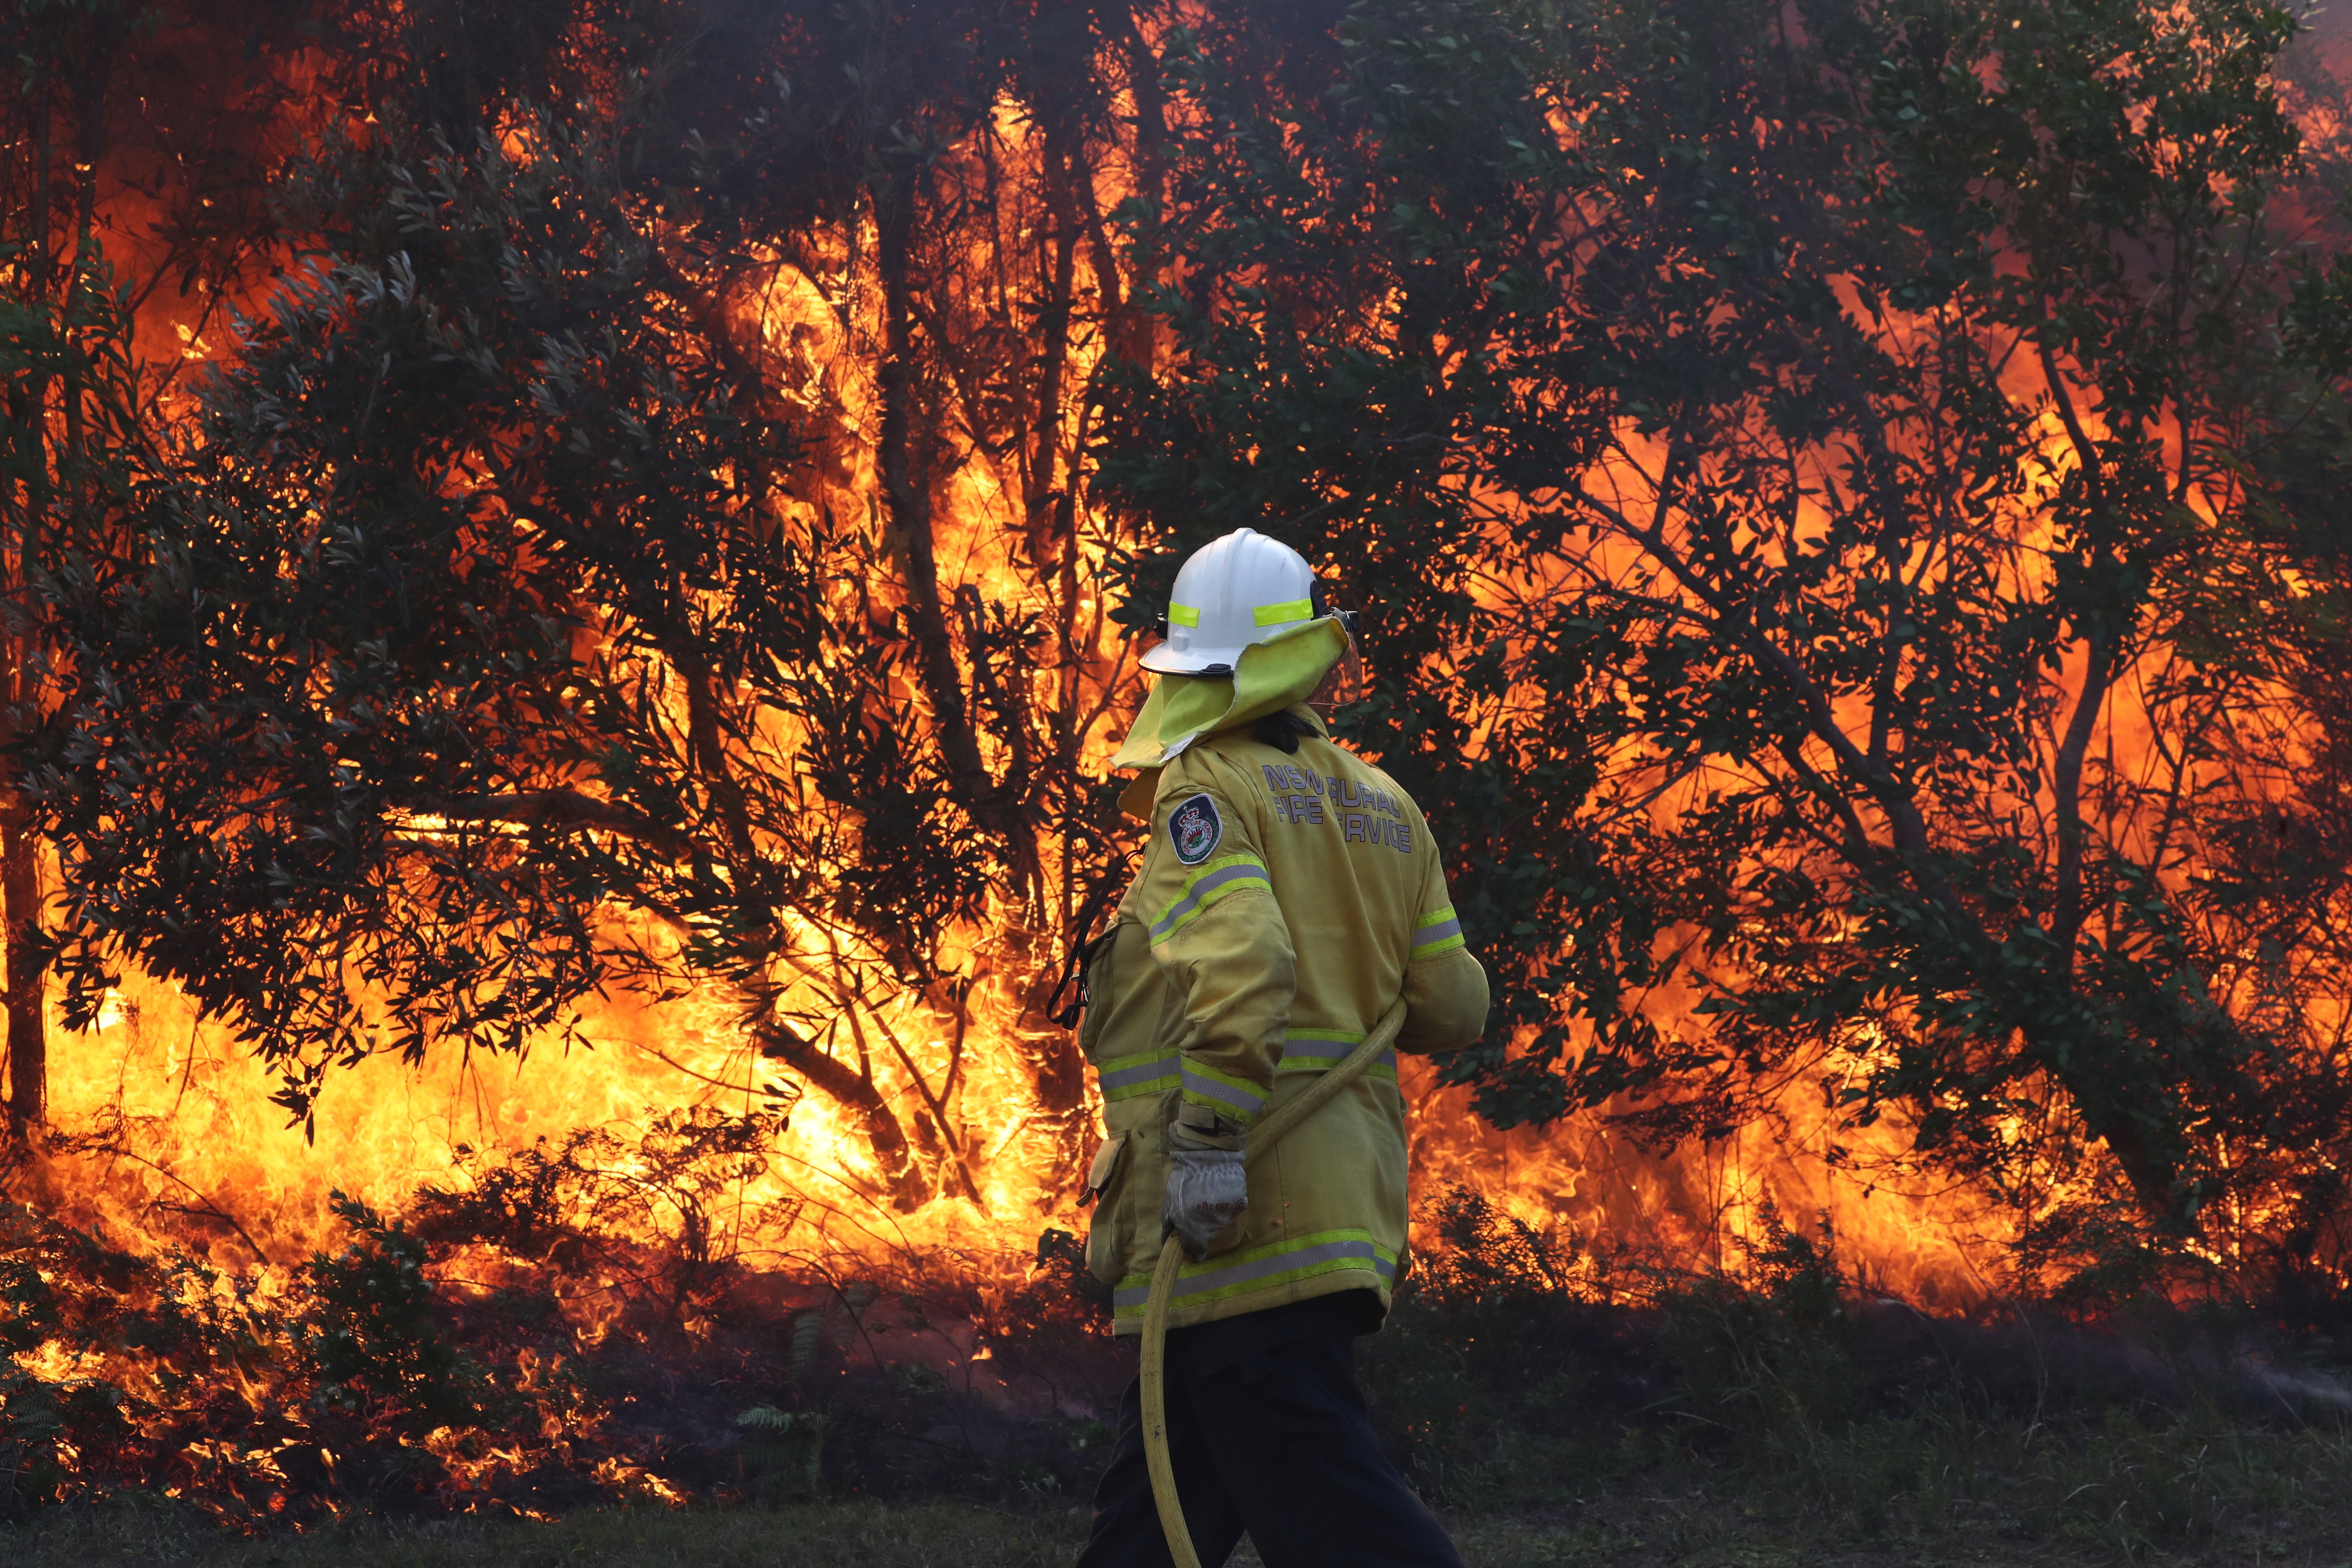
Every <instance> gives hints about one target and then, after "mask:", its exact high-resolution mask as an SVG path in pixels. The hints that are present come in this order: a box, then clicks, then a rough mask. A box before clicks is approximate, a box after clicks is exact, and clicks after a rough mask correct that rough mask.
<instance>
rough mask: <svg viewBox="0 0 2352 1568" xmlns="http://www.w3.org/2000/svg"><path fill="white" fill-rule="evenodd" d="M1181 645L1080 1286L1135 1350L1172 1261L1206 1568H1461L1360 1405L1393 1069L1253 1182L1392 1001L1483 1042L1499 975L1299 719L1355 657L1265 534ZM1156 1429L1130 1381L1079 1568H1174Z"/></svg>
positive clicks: (1183, 593) (1407, 835)
mask: <svg viewBox="0 0 2352 1568" xmlns="http://www.w3.org/2000/svg"><path fill="white" fill-rule="evenodd" d="M1167 634H1168V635H1167V637H1166V639H1165V640H1164V641H1163V642H1162V643H1160V645H1159V646H1158V647H1154V648H1152V649H1151V650H1150V652H1149V653H1148V654H1146V655H1145V656H1144V658H1143V666H1144V668H1147V669H1150V670H1152V671H1154V672H1155V673H1157V674H1158V675H1159V676H1160V680H1159V681H1158V683H1157V684H1156V686H1155V687H1154V689H1153V690H1152V693H1151V695H1150V700H1148V701H1147V702H1146V703H1145V704H1144V708H1143V711H1142V713H1141V715H1140V716H1139V718H1138V720H1137V723H1136V727H1135V730H1134V731H1133V732H1132V733H1131V734H1130V735H1129V738H1128V740H1127V742H1126V744H1125V745H1123V746H1122V747H1121V748H1120V750H1119V752H1118V756H1117V757H1116V758H1115V759H1114V766H1117V767H1131V768H1136V769H1138V770H1139V777H1138V779H1137V781H1136V783H1135V784H1132V785H1131V786H1129V789H1128V791H1127V793H1126V795H1124V796H1123V797H1122V800H1121V804H1122V805H1123V806H1125V807H1126V809H1127V810H1128V811H1129V813H1130V814H1131V815H1134V816H1138V817H1141V818H1143V819H1145V820H1147V821H1149V823H1150V844H1149V847H1147V849H1146V851H1145V854H1144V862H1143V869H1142V871H1141V873H1140V874H1139V876H1138V877H1137V879H1136V880H1135V882H1134V884H1133V886H1131V887H1130V888H1129V889H1128V892H1127V895H1126V897H1125V898H1124V899H1123V900H1121V902H1120V905H1119V908H1118V914H1117V917H1116V919H1115V921H1114V923H1113V924H1112V926H1111V928H1110V930H1109V931H1108V932H1107V933H1105V935H1104V936H1102V937H1101V938H1099V939H1097V942H1095V944H1094V945H1093V947H1092V949H1091V950H1090V962H1089V963H1088V966H1087V1011H1086V1019H1085V1024H1084V1026H1083V1027H1082V1029H1081V1033H1080V1044H1081V1045H1082V1047H1084V1049H1085V1051H1086V1053H1087V1058H1088V1060H1089V1061H1090V1062H1091V1063H1092V1065H1093V1066H1094V1067H1095V1068H1096V1069H1097V1072H1098V1073H1099V1075H1100V1082H1101V1088H1102V1094H1103V1100H1104V1120H1105V1122H1106V1132H1107V1137H1106V1140H1105V1142H1104V1144H1103V1146H1102V1150H1101V1152H1099V1154H1098V1155H1097V1158H1096V1161H1095V1164H1094V1168H1093V1170H1092V1171H1091V1172H1090V1173H1089V1175H1088V1188H1089V1191H1090V1192H1091V1193H1092V1194H1093V1195H1094V1199H1095V1204H1096V1207H1095V1220H1094V1226H1093V1228H1092V1231H1091V1233H1090V1235H1089V1237H1088V1238H1087V1261H1088V1266H1089V1268H1091V1269H1092V1270H1093V1272H1094V1274H1095V1276H1096V1277H1097V1279H1101V1280H1102V1281H1103V1282H1105V1283H1106V1284H1108V1285H1109V1286H1111V1287H1112V1299H1113V1311H1114V1316H1115V1320H1116V1331H1117V1332H1118V1333H1120V1334H1134V1333H1137V1332H1139V1331H1140V1329H1141V1326H1142V1318H1143V1309H1144V1302H1145V1300H1146V1298H1147V1296H1148V1295H1149V1293H1150V1275H1151V1270H1152V1267H1153V1264H1154V1262H1155V1261H1156V1259H1157V1258H1158V1256H1159V1254H1160V1247H1161V1245H1162V1242H1163V1240H1164V1238H1165V1237H1166V1236H1167V1234H1168V1233H1169V1231H1171V1230H1172V1231H1174V1233H1175V1234H1176V1235H1177V1236H1179V1237H1181V1238H1182V1241H1183V1244H1184V1248H1185V1251H1186V1254H1187V1256H1188V1258H1189V1261H1188V1262H1187V1264H1186V1265H1185V1267H1184V1268H1183V1270H1182V1272H1181V1275H1180V1276H1179V1278H1178V1281H1177V1285H1176V1292H1175V1297H1174V1304H1173V1310H1172V1311H1171V1316H1170V1320H1169V1321H1170V1323H1171V1330H1170V1332H1169V1335H1168V1410H1167V1419H1168V1428H1169V1440H1170V1450H1171V1457H1172V1460H1173V1466H1174V1469H1175V1474H1176V1479H1177V1486H1178V1492H1179V1495H1180V1497H1181V1500H1182V1503H1183V1509H1184V1517H1185V1519H1186V1521H1188V1523H1189V1525H1190V1528H1191V1530H1192V1542H1193V1547H1194V1550H1195V1551H1196V1552H1198V1553H1199V1555H1200V1559H1201V1561H1202V1563H1223V1561H1224V1560H1225V1558H1226V1556H1227V1555H1228V1554H1229V1553H1230V1552H1232V1551H1233V1549H1234V1544H1235V1543H1236V1542H1238V1541H1239V1539H1240V1537H1241V1534H1242V1532H1243V1531H1244V1530H1246V1531H1248V1532H1249V1535H1250V1539H1251V1540H1252V1542H1255V1545H1256V1547H1257V1550H1258V1552H1259V1553H1260V1554H1261V1556H1262V1557H1263V1558H1264V1559H1265V1562H1266V1563H1267V1564H1268V1565H1269V1568H1307V1565H1310V1564H1323V1563H1349V1564H1361V1565H1377V1564H1400V1565H1402V1564H1454V1565H1458V1564H1459V1563H1460V1561H1461V1559H1460V1558H1459V1557H1458V1556H1457V1555H1456V1554H1455V1552H1454V1547H1453V1544H1452V1543H1451V1542H1449V1541H1448V1540H1447V1539H1446V1536H1445V1533H1444V1530H1443V1529H1441V1528H1440V1527H1439V1525H1438V1523H1437V1521H1435V1520H1434V1519H1433V1518H1432V1517H1431V1516H1430V1513H1429V1511H1428V1510H1427V1509H1425V1508H1424V1507H1423V1505H1422V1503H1421V1500H1419V1499H1418V1498H1417V1497H1415V1496H1414V1495H1413V1493H1412V1490H1411V1489H1409V1488H1407V1486H1406V1485H1405V1482H1404V1479H1403V1478H1402V1477H1401V1476H1400V1475H1399V1474H1398V1473H1397V1471H1396V1469H1395V1468H1394V1467H1393V1466H1391V1464H1390V1463H1389V1462H1388V1460H1387V1459H1386V1458H1384V1457H1383V1456H1382V1455H1381V1450H1380V1447H1379V1444H1378V1443H1377V1441H1376V1440H1375V1439H1374V1437H1373V1435H1372V1430H1371V1426H1370V1422H1369V1421H1368V1419H1367V1417H1366V1414H1365V1408H1364V1402H1363V1397H1362V1395H1361V1394H1360V1392H1359V1391H1358V1389H1357V1386H1356V1379H1355V1363H1354V1345H1353V1342H1354V1340H1355V1338H1356V1336H1358V1335H1360V1334H1367V1333H1370V1332H1372V1331H1374V1330H1376V1329H1377V1328H1378V1327H1379V1326H1380V1324H1381V1319H1382V1318H1383V1317H1384V1316H1385V1315H1386V1313H1387V1311H1388V1307H1389V1300H1390V1292H1391V1290H1392V1289H1394V1288H1395V1285H1396V1282H1397V1280H1398V1279H1399V1278H1400V1276H1401V1275H1402V1270H1403V1269H1404V1267H1405V1263H1406V1258H1405V1224H1406V1200H1405V1131H1404V1102H1403V1099H1402V1094H1401V1093H1400V1091H1399V1089H1398V1084H1397V1072H1396V1063H1395V1057H1394V1053H1393V1052H1391V1053H1390V1054H1389V1055H1388V1056H1387V1058H1386V1059H1384V1060H1382V1061H1380V1062H1378V1063H1376V1064H1375V1065H1373V1066H1372V1067H1371V1068H1369V1069H1367V1070H1366V1071H1365V1073H1364V1074H1363V1076H1362V1077H1361V1078H1360V1079H1357V1080H1356V1082H1355V1083H1353V1084H1352V1085H1350V1086H1349V1088H1348V1089H1345V1090H1344V1091H1342V1092H1341V1094H1340V1095H1339V1098H1337V1099H1336V1100H1332V1101H1331V1103H1329V1104H1328V1105H1326V1106H1325V1107H1323V1108H1322V1109H1321V1110H1318V1111H1317V1112H1316V1113H1315V1114H1314V1115H1312V1116H1310V1117H1309V1118H1307V1120H1306V1121H1303V1122H1301V1123H1300V1124H1299V1125H1298V1126H1297V1129H1296V1130H1294V1131H1292V1132H1291V1133H1290V1134H1289V1135H1288V1137H1287V1138H1286V1139H1285V1141H1284V1142H1282V1143H1281V1144H1280V1145H1279V1146H1278V1147H1277V1148H1276V1149H1275V1150H1274V1151H1273V1152H1272V1153H1271V1154H1269V1156H1268V1157H1267V1159H1265V1161H1263V1162H1261V1163H1260V1164H1259V1165H1258V1167H1257V1168H1256V1169H1255V1170H1250V1171H1248V1172H1246V1173H1244V1166H1243V1158H1244V1152H1245V1151H1246V1150H1247V1148H1248V1143H1249V1135H1250V1129H1251V1127H1252V1125H1253V1124H1255V1122H1257V1121H1259V1120H1260V1119H1261V1117H1262V1116H1264V1114H1265V1112H1266V1111H1267V1110H1269V1109H1270V1108H1271V1107H1272V1106H1275V1105H1277V1104H1279V1103H1281V1102H1282V1100H1284V1099H1285V1098H1286V1095H1288V1094H1290V1093H1294V1092H1296V1091H1297V1089H1300V1088H1301V1087H1302V1086H1303V1085H1304V1084H1305V1083H1306V1082H1307V1081H1308V1080H1309V1079H1310V1077H1311V1075H1313V1074H1315V1073H1318V1072H1321V1071H1323V1070H1325V1069H1326V1068H1329V1067H1330V1066H1332V1065H1333V1064H1335V1063H1336V1062H1338V1061H1339V1059H1340V1058H1343V1057H1345V1056H1346V1055H1347V1054H1348V1052H1349V1049H1350V1048H1351V1047H1353V1046H1354V1045H1356V1044H1357V1043H1359V1042H1360V1041H1361V1040H1363V1039H1364V1037H1365V1036H1366V1034H1367V1033H1368V1032H1369V1031H1370V1028H1371V1027H1372V1026H1373V1024H1374V1023H1375V1022H1376V1021H1377V1020H1378V1019H1379V1018H1380V1017H1381V1015H1382V1014H1383V1013H1385V1012H1386V1011H1387V1010H1388V1009H1389V1007H1390V1006H1391V1005H1392V1004H1393V1003H1394V1002H1396V1001H1397V1000H1398V998H1399V997H1402V999H1403V1000H1404V1002H1405V1003H1406V1005H1407V1020H1406V1023H1405V1025H1404V1027H1403V1032H1402V1034H1401V1035H1400V1036H1399V1037H1398V1040H1397V1047H1398V1048H1399V1049H1402V1050H1406V1051H1444V1050H1452V1049H1455V1048H1457V1047H1462V1046H1465V1045H1468V1044H1470V1043H1471V1042H1472V1041H1474V1040H1475V1039H1476V1038H1477V1037H1478V1035H1479V1033H1480V1031H1481V1030H1482V1029H1483V1028H1484V1026H1485V1024H1486V1001H1487V997H1486V972H1485V970H1483V969H1482V968H1481V967H1480V966H1479V964H1478V962H1477V960H1476V959H1475V958H1474V957H1472V956H1471V954H1470V953H1469V952H1468V951H1467V950H1465V948H1464V946H1463V943H1462V936H1461V929H1460V926H1459V925H1458V923H1457V922H1456V921H1455V919H1454V910H1453V905H1452V900H1451V898H1450V896H1449V895H1448V893H1447V890H1446V884H1445V873H1444V868H1443V867H1441V866H1440V865H1439V864H1438V858H1437V853H1436V848H1435V846H1434V845H1433V843H1432V842H1431V839H1430V834H1429V827H1428V825H1427V824H1426V823H1425V822H1423V819H1422V816H1421V812H1420V811H1419V809H1418V808H1416V807H1415V806H1414V805H1413V803H1412V797H1411V796H1409V795H1406V794H1405V792H1404V791H1403V790H1402V789H1400V788H1399V787H1398V786H1397V784H1396V782H1395V781H1394V780H1392V779H1391V778H1390V777H1389V776H1388V775H1387V774H1386V773H1382V772H1381V770H1380V769H1378V768H1376V767H1373V766H1372V765H1371V764H1370V763H1366V762H1364V761H1362V760H1361V759H1360V758H1359V757H1357V756H1356V755H1355V754H1354V753H1352V752H1349V751H1347V750H1345V749H1343V748H1341V747H1339V746H1338V745H1335V744H1333V743H1332V742H1331V740H1330V738H1329V734H1328V730H1327V729H1326V727H1325V724H1324V721H1323V719H1322V718H1321V716H1319V715H1318V713H1317V711H1316V710H1315V708H1314V707H1313V706H1310V705H1309V699H1310V698H1318V697H1319V696H1327V695H1328V691H1329V689H1330V686H1331V684H1332V682H1333V679H1334V677H1335V675H1336V672H1337V671H1338V669H1339V666H1340V664H1341V661H1342V659H1343V658H1349V659H1352V658H1353V651H1352V642H1351V639H1350V637H1349V629H1348V626H1346V625H1345V624H1344V621H1343V618H1342V617H1340V616H1335V615H1332V614H1330V613H1328V611H1327V608H1326V606H1325V605H1324V603H1323V600H1322V595H1321V594H1320V592H1319V590H1318V587H1317V585H1316V584H1315V582H1314V575H1313V573H1312V572H1311V571H1310V570H1309V569H1308V567H1307V563H1306V561H1305V560H1304V559H1302V558H1301V557H1300V556H1299V555H1298V553H1297V552H1296V551H1293V550H1291V549H1289V548H1288V547H1287V546H1286V545H1283V544H1281V543H1279V542H1276V541H1275V540H1272V539H1269V538H1267V537H1265V535H1263V534H1260V533H1256V532H1254V531H1251V530H1249V529H1246V528H1244V529H1241V530H1238V531H1235V532H1233V533H1229V534H1227V535H1225V536H1224V537H1223V538H1222V539H1219V540H1216V541H1215V542H1212V543H1210V544H1209V545H1207V546H1205V547H1203V548H1202V550H1200V551H1199V552H1196V553H1194V554H1193V555H1192V557H1191V558H1190V559H1189V560H1188V561H1186V562H1185V563H1184V566H1183V569H1182V570H1181V572H1180V573H1179V574H1177V578H1176V586H1175V592H1174V596H1173V602H1172V603H1171V605H1169V606H1168V618H1167ZM1140 1409H1141V1401H1140V1391H1139V1387H1138V1385H1137V1384H1134V1383H1130V1384H1129V1385H1128V1389H1127V1393H1126V1395H1125V1397H1124V1399H1123V1400H1122V1402H1121V1404H1120V1408H1119V1430H1118V1446H1117V1447H1116V1449H1115V1450H1114V1452H1113V1454H1112V1457H1111V1460H1110V1465H1109V1468H1108V1471H1107V1473H1106V1474H1105V1475H1104V1477H1103V1479H1102V1482H1101V1485H1100V1487H1099V1489H1097V1493H1096V1500H1095V1514H1094V1527H1093V1533H1092V1537H1091V1539H1090V1540H1089V1541H1088V1542H1087V1547H1086V1551H1085V1552H1084V1553H1083V1555H1082V1556H1081V1557H1080V1558H1079V1563H1080V1564H1081V1568H1110V1565H1112V1564H1119V1565H1127V1564H1146V1563H1149V1564H1166V1563H1169V1562H1170V1561H1171V1559H1170V1555H1169V1551H1168V1545H1167V1542H1166V1538H1165V1537H1164V1536H1163V1534H1162V1533H1161V1527H1160V1518H1159V1515H1158V1513H1157V1511H1156V1510H1155V1508H1154V1505H1153V1502H1152V1496H1151V1486H1150V1478H1149V1475H1148V1473H1147V1470H1146V1467H1145V1460H1144V1452H1143V1440H1142V1431H1141V1418H1140Z"/></svg>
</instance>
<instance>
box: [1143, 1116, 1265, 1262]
mask: <svg viewBox="0 0 2352 1568" xmlns="http://www.w3.org/2000/svg"><path fill="white" fill-rule="evenodd" d="M1248 1209H1249V1182H1248V1179H1247V1178H1246V1177H1245V1176H1244V1175H1243V1173H1242V1152H1241V1151H1240V1150H1239V1149H1203V1148H1196V1147H1192V1146H1190V1145H1188V1144H1187V1143H1186V1142H1184V1141H1183V1139H1182V1138H1181V1135H1180V1136H1179V1137H1177V1138H1176V1139H1174V1140H1172V1141H1171V1143H1170V1146H1169V1150H1168V1197H1167V1201H1166V1203H1165V1204H1164V1205H1161V1207H1160V1219H1161V1221H1162V1222H1163V1223H1165V1224H1166V1225H1167V1226H1168V1228H1169V1229H1171V1230H1172V1231H1174V1232H1175V1233H1176V1234H1177V1235H1178V1236H1180V1237H1183V1238H1184V1250H1185V1251H1187V1252H1189V1253H1191V1254H1192V1256H1193V1257H1195V1258H1200V1257H1202V1256H1203V1255H1205V1254H1206V1253H1207V1252H1208V1250H1209V1246H1210V1244H1211V1243H1212V1242H1214V1241H1215V1240H1216V1239H1217V1237H1220V1236H1223V1234H1224V1233H1225V1231H1226V1230H1227V1229H1228V1228H1229V1227H1230V1226H1232V1225H1233V1223H1234V1221H1235V1220H1237V1219H1239V1218H1241V1216H1242V1215H1244V1213H1246V1212H1247V1211H1248Z"/></svg>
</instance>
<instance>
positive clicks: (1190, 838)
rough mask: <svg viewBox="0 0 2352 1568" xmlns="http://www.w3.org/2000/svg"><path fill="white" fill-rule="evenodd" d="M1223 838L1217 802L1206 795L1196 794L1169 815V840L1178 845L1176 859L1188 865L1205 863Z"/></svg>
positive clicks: (1223, 831)
mask: <svg viewBox="0 0 2352 1568" xmlns="http://www.w3.org/2000/svg"><path fill="white" fill-rule="evenodd" d="M1168 837H1169V839H1170V841H1171V842H1172V843H1173V844H1174V845H1175V846H1176V858H1178V859H1179V860H1181V861H1183V862H1184V864H1186V865H1187V866H1197V865H1199V864H1200V863H1201V862H1202V861H1203V860H1206V859H1207V858H1209V856H1210V855H1211V853H1212V852H1213V851H1214V850H1215V849H1216V847H1217V846H1218V844H1219V843H1220V842H1222V841H1223V838H1224V837H1225V824H1224V819H1223V817H1221V816H1218V815H1217V803H1216V802H1215V801H1213V800H1211V799H1210V798H1209V797H1208V796H1207V795H1194V796H1193V797H1192V799H1190V800H1188V801H1186V802H1184V803H1183V804H1182V805H1179V806H1178V807H1177V808H1176V809H1175V810H1174V811H1171V812H1170V813H1169V814H1168Z"/></svg>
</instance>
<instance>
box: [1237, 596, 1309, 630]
mask: <svg viewBox="0 0 2352 1568" xmlns="http://www.w3.org/2000/svg"><path fill="white" fill-rule="evenodd" d="M1250 614H1251V616H1253V618H1255V620H1256V622H1257V624H1258V625H1259V626H1280V625H1282V623H1283V622H1285V621H1309V620H1313V619H1314V618H1315V601H1314V600H1312V599H1293V600H1291V601H1290V602H1289V603H1288V604H1285V605H1259V606H1258V607H1257V608H1256V609H1255V610H1253V611H1251V612H1250Z"/></svg>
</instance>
